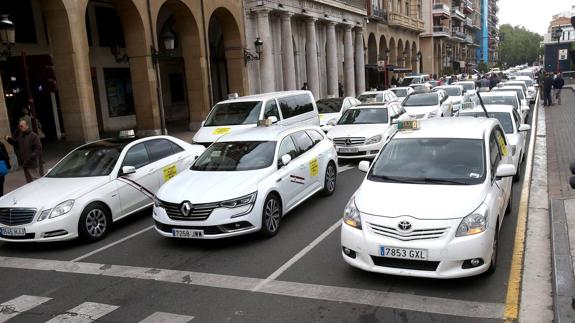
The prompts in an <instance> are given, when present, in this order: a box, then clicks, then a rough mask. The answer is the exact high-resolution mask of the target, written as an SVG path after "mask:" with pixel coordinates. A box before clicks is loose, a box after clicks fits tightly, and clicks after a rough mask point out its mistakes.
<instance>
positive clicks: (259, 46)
mask: <svg viewBox="0 0 575 323" xmlns="http://www.w3.org/2000/svg"><path fill="white" fill-rule="evenodd" d="M254 47H255V48H256V53H255V54H254V53H252V52H250V51H249V50H247V49H244V64H247V63H248V62H251V61H259V60H260V59H261V58H262V56H263V55H262V54H263V52H264V48H263V47H264V42H263V40H261V38H259V37H256V41H254Z"/></svg>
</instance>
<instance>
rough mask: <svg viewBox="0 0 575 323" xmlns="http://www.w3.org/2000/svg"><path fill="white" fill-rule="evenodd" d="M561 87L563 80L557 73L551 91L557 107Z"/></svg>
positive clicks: (559, 100) (563, 83)
mask: <svg viewBox="0 0 575 323" xmlns="http://www.w3.org/2000/svg"><path fill="white" fill-rule="evenodd" d="M563 85H565V80H563V77H561V73H557V76H556V77H555V79H554V80H553V89H554V91H555V93H554V94H553V97H554V98H555V100H557V104H558V105H561V89H562V88H563Z"/></svg>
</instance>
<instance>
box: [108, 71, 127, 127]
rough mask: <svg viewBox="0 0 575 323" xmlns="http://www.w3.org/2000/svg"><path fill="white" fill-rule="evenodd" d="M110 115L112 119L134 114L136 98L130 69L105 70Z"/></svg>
mask: <svg viewBox="0 0 575 323" xmlns="http://www.w3.org/2000/svg"><path fill="white" fill-rule="evenodd" d="M104 80H105V83H106V97H107V99H108V115H109V116H110V118H113V117H123V116H129V115H132V114H134V96H133V94H132V80H131V77H130V69H129V68H104Z"/></svg>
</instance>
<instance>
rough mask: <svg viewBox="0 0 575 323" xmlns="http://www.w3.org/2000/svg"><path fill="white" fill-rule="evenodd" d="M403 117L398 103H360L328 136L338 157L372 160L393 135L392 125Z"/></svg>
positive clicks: (345, 115) (340, 120)
mask: <svg viewBox="0 0 575 323" xmlns="http://www.w3.org/2000/svg"><path fill="white" fill-rule="evenodd" d="M403 114H405V110H404V109H403V108H402V107H401V105H399V104H398V103H397V102H391V103H387V104H381V103H367V104H360V105H358V106H356V107H353V108H351V109H349V110H348V111H347V112H346V113H345V114H344V115H343V116H342V117H341V118H340V119H339V122H338V123H337V125H336V126H335V127H333V129H331V130H330V131H329V132H328V133H327V136H328V137H329V138H330V139H331V140H332V141H333V143H334V144H335V148H336V150H337V156H338V158H341V159H350V158H373V157H375V155H377V153H378V152H379V150H380V149H381V147H382V146H383V143H384V142H385V140H386V139H387V137H389V136H390V135H391V131H392V128H393V127H392V126H391V122H392V121H393V120H394V119H395V120H397V119H399V117H400V116H401V115H403Z"/></svg>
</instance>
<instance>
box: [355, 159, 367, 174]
mask: <svg viewBox="0 0 575 323" xmlns="http://www.w3.org/2000/svg"><path fill="white" fill-rule="evenodd" d="M357 168H359V170H360V171H362V172H364V173H367V172H368V171H369V161H367V160H362V161H360V162H359V166H358V167H357Z"/></svg>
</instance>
